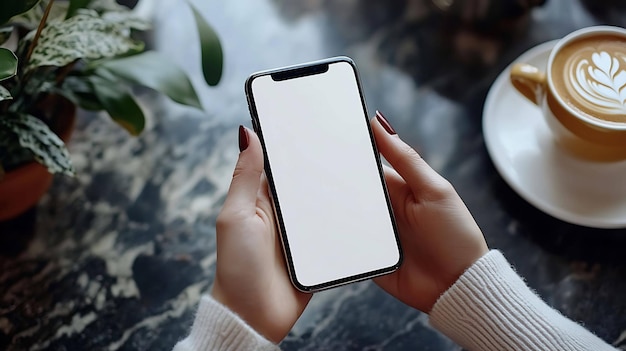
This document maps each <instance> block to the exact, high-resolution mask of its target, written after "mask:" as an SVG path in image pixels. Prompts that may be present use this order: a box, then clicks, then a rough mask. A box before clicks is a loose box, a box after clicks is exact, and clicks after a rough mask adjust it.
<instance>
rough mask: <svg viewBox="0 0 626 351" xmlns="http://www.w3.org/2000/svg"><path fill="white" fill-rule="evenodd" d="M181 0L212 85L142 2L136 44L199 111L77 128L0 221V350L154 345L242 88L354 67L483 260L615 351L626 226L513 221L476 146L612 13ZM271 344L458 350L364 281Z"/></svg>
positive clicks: (185, 281)
mask: <svg viewBox="0 0 626 351" xmlns="http://www.w3.org/2000/svg"><path fill="white" fill-rule="evenodd" d="M478 2H480V1H478ZM540 2H541V1H537V2H536V3H540ZM194 3H195V4H196V5H197V7H198V8H199V9H200V11H201V12H202V13H203V14H204V15H205V16H206V18H208V19H209V21H210V22H211V23H212V24H213V25H214V27H215V28H216V30H217V31H218V33H219V34H220V37H221V38H222V42H223V45H224V50H225V58H226V61H225V70H224V76H223V80H222V82H221V83H220V85H219V86H218V87H216V88H208V87H204V86H203V85H202V79H201V76H200V68H199V61H198V60H199V50H198V47H197V44H196V40H197V38H196V37H195V32H194V29H193V27H191V26H192V23H193V22H192V17H191V16H192V15H191V12H190V10H189V8H188V7H187V6H182V3H181V2H180V1H178V0H154V1H153V2H152V5H153V6H152V7H151V6H148V7H145V8H144V9H147V10H148V12H152V15H153V16H154V18H155V20H156V25H155V29H154V31H153V32H152V33H151V41H152V42H153V45H154V46H156V47H157V48H158V50H160V51H162V52H165V53H167V54H168V55H170V56H171V57H173V59H174V60H175V61H177V62H178V63H179V64H181V66H183V67H184V68H185V69H186V70H188V72H189V73H190V74H191V75H192V76H193V77H194V85H195V86H196V87H197V88H198V90H199V91H200V93H201V96H202V100H203V103H204V106H205V110H206V111H205V112H201V111H196V110H192V109H188V108H183V107H180V106H177V105H175V104H173V103H171V102H169V101H166V100H165V99H164V98H163V97H161V96H158V95H156V94H155V93H152V92H144V91H141V92H138V94H139V95H140V101H141V103H142V105H143V106H144V107H145V110H146V111H148V122H147V128H146V131H145V132H144V133H143V134H142V135H141V136H140V137H138V138H133V137H130V136H128V135H127V134H126V133H125V132H124V131H122V130H120V128H117V127H116V126H115V125H113V123H112V122H111V121H109V120H108V119H107V118H106V117H105V116H99V115H93V114H87V113H81V114H80V116H79V121H78V127H77V129H76V132H75V134H74V136H73V139H72V142H71V145H70V148H71V153H72V157H73V159H74V162H75V165H76V168H77V171H78V175H77V177H76V178H74V179H72V178H67V177H58V178H56V179H55V182H54V185H53V187H52V189H51V190H50V192H49V193H48V194H47V195H46V196H45V197H44V198H43V200H42V201H41V203H40V204H39V206H38V207H37V208H36V210H32V211H29V212H28V213H26V214H25V215H24V216H22V217H20V218H18V219H16V220H13V221H10V222H7V223H1V224H0V349H2V350H4V349H6V350H147V349H150V350H169V349H171V348H172V346H173V345H174V344H175V343H176V341H177V340H179V339H180V338H182V337H184V336H185V335H186V333H187V332H188V329H189V327H190V325H191V321H192V319H193V315H194V312H195V308H196V304H197V302H198V300H199V298H200V296H201V295H202V294H203V293H206V292H208V290H209V287H210V284H211V281H212V278H213V273H214V265H215V257H216V256H215V240H214V238H215V228H214V225H215V218H216V216H217V214H218V212H219V209H220V207H221V204H222V203H223V200H224V196H225V193H226V190H227V187H228V184H229V182H230V176H231V172H232V169H233V166H234V163H235V160H236V158H237V154H238V149H237V126H238V125H239V124H242V123H243V124H249V123H248V121H249V115H248V111H247V106H246V102H245V98H244V94H243V82H244V80H245V78H246V77H247V76H248V74H250V73H251V72H253V71H256V70H260V69H265V68H271V67H276V66H281V65H286V64H292V63H298V62H303V61H309V60H313V59H319V58H323V57H328V56H334V55H348V56H351V57H352V58H353V59H354V60H355V61H356V63H357V65H358V66H359V68H360V71H361V76H362V80H363V83H364V88H365V94H366V98H367V101H368V105H369V107H370V108H371V109H372V111H373V110H374V109H380V110H382V111H384V112H385V115H386V116H388V117H389V119H390V121H391V123H392V124H393V125H394V127H395V128H396V130H398V131H400V134H401V136H402V137H403V138H404V139H406V140H408V142H410V143H411V144H412V145H413V146H414V147H416V148H417V149H418V150H419V151H420V152H421V153H422V155H423V156H424V157H425V158H426V159H427V160H428V161H429V162H430V164H431V165H432V166H433V167H434V168H436V169H437V170H438V171H440V172H441V173H442V174H444V175H445V176H446V177H447V178H448V179H450V180H451V182H452V183H453V184H454V185H455V187H456V189H457V190H458V192H459V193H460V194H461V195H462V197H463V198H464V199H465V201H466V203H467V205H468V207H469V208H470V210H471V211H472V213H473V214H474V216H475V218H476V220H477V221H478V223H479V225H480V226H481V228H482V229H483V231H484V233H485V236H486V238H487V241H488V243H489V245H490V246H491V247H494V248H498V249H500V250H502V251H503V252H504V254H505V255H506V256H507V258H508V259H509V260H510V261H511V262H512V263H513V264H514V265H515V267H516V269H517V270H518V272H519V273H520V274H521V275H523V276H524V277H525V278H526V279H527V281H528V283H529V285H530V286H531V287H533V288H534V289H535V290H536V291H537V292H538V293H539V294H540V295H541V296H542V297H543V298H545V299H546V301H547V302H548V303H549V304H550V305H552V306H554V307H555V308H557V309H559V310H560V311H561V312H562V313H563V314H565V315H566V316H568V317H570V318H573V319H574V320H577V321H579V322H581V323H583V324H584V325H585V326H586V327H587V328H589V329H590V330H592V331H593V332H595V333H597V335H599V336H600V337H602V338H603V339H605V340H607V341H609V342H611V343H613V344H614V345H616V346H620V347H621V348H622V349H626V299H625V298H624V296H625V295H624V292H625V291H626V279H625V278H626V255H624V251H625V249H624V248H626V230H597V229H590V228H584V227H578V226H574V225H570V224H567V223H563V222H561V221H559V220H556V219H554V218H551V217H550V216H548V215H545V214H543V213H541V212H540V211H539V210H537V209H535V208H533V207H532V206H530V205H529V204H528V203H526V202H525V201H524V200H522V199H521V198H520V197H519V196H518V195H517V194H515V193H514V192H513V191H512V190H511V188H509V187H508V186H507V185H506V184H505V183H504V182H503V180H502V179H501V178H500V176H499V175H498V174H497V172H496V170H495V168H494V167H493V164H492V163H491V161H490V159H489V157H488V155H487V152H486V149H485V146H484V142H483V138H482V131H481V112H482V105H483V102H484V99H485V96H486V94H487V91H488V89H489V86H490V85H491V83H492V82H493V80H494V79H495V77H496V76H497V74H498V73H499V72H500V71H501V70H502V69H503V68H504V67H506V65H507V64H508V63H510V62H511V61H512V60H513V59H514V58H515V57H517V56H518V55H519V54H521V53H522V52H524V51H525V50H527V49H528V48H530V47H532V46H534V45H535V44H538V43H541V42H544V41H547V40H551V39H555V38H559V37H561V36H563V35H565V34H567V33H568V32H571V31H573V30H575V29H577V28H581V27H585V26H589V25H593V24H597V23H610V24H614V25H620V26H626V9H625V8H624V6H623V5H622V3H621V2H620V1H617V0H594V1H586V0H585V1H583V0H574V1H571V0H548V1H547V2H546V3H545V4H544V5H543V6H541V7H536V8H534V9H532V10H531V11H526V10H522V11H518V12H502V13H501V14H500V17H498V16H495V17H493V16H492V15H494V13H491V14H490V16H492V17H487V18H486V19H485V18H484V17H480V16H479V17H476V16H474V15H471V16H469V17H467V16H465V17H463V16H462V15H459V14H458V13H455V12H451V11H446V12H444V11H442V10H440V9H439V8H437V7H435V6H434V5H433V4H432V3H431V1H430V0H404V1H389V2H383V1H375V0H343V1H324V0H305V1H299V2H295V1H288V0H229V1H194ZM502 3H516V2H515V1H503V2H502ZM529 3H535V2H533V1H530V2H529ZM497 14H498V13H497V12H496V13H495V15H497ZM472 16H474V17H472ZM281 346H282V347H283V349H285V350H320V349H331V350H458V349H460V348H459V347H458V346H456V345H455V344H454V343H453V342H451V341H450V340H448V339H447V338H446V337H444V336H442V335H441V334H439V333H438V332H437V331H435V330H433V329H432V328H431V327H430V326H429V325H428V318H427V316H426V315H424V314H421V313H419V312H417V311H414V310H411V309H410V308H408V307H406V306H404V305H403V304H401V303H400V302H398V301H396V300H394V299H393V298H392V297H390V296H388V295H386V294H385V293H383V292H382V290H380V289H379V288H378V287H376V286H375V285H374V284H372V283H370V282H364V283H358V284H353V285H350V286H346V287H342V288H338V289H333V290H330V291H326V292H323V293H320V294H317V295H316V296H315V297H314V298H313V300H312V302H311V304H310V306H309V307H308V308H307V310H306V312H305V313H304V315H303V316H302V318H301V319H300V321H299V322H298V323H297V324H296V326H295V328H294V329H293V331H292V332H291V333H290V335H289V336H288V337H287V339H286V340H285V341H284V342H283V343H282V345H281Z"/></svg>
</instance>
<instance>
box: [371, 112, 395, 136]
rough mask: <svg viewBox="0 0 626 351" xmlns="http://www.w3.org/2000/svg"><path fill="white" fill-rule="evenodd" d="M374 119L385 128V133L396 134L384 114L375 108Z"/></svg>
mask: <svg viewBox="0 0 626 351" xmlns="http://www.w3.org/2000/svg"><path fill="white" fill-rule="evenodd" d="M376 119H377V120H378V122H379V123H380V125H381V126H383V128H385V130H386V131H387V133H389V134H391V135H394V134H398V133H396V131H395V130H394V129H393V127H392V126H391V124H389V121H388V120H387V118H385V116H384V115H383V113H382V112H380V111H378V110H376Z"/></svg>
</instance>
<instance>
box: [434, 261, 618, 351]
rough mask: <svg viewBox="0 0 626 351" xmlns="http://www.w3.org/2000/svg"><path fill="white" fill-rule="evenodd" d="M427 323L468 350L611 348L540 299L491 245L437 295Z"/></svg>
mask: <svg viewBox="0 0 626 351" xmlns="http://www.w3.org/2000/svg"><path fill="white" fill-rule="evenodd" d="M430 323H431V324H432V325H433V326H434V327H435V328H437V329H438V330H440V331H441V332H442V333H444V334H445V335H447V336H448V337H450V338H451V339H452V340H454V341H455V342H456V343H458V344H459V345H461V346H463V347H464V348H466V349H469V350H615V349H614V348H612V347H611V346H609V345H608V344H606V343H605V342H604V341H602V340H601V339H599V338H598V337H596V336H595V335H593V334H592V333H590V332H589V331H587V330H586V329H584V328H583V327H581V326H580V325H578V324H576V323H574V322H573V321H571V320H569V319H567V318H565V317H563V316H562V315H561V314H560V313H559V312H557V311H556V310H554V309H552V308H550V307H549V306H548V305H547V304H546V303H544V302H543V301H542V300H541V299H540V298H539V297H538V296H537V295H535V294H534V293H533V292H532V291H531V290H530V289H529V288H528V287H527V286H526V284H525V283H524V281H522V279H521V278H520V277H519V276H518V275H517V274H516V273H515V272H514V271H513V269H512V268H511V266H510V265H509V263H508V262H507V260H506V259H505V258H504V256H503V255H502V254H501V253H500V252H499V251H496V250H493V251H490V252H489V253H487V254H486V255H485V256H483V257H482V258H481V259H479V260H478V261H477V262H476V263H474V264H473V265H472V266H471V267H470V268H469V269H468V270H467V271H466V272H465V273H463V275H462V276H461V277H460V278H459V279H458V280H457V282H456V283H455V284H454V285H453V286H452V287H451V288H450V289H448V291H446V292H445V293H444V294H443V295H442V296H441V297H440V298H439V300H438V301H437V303H436V304H435V305H434V306H433V309H432V311H431V314H430Z"/></svg>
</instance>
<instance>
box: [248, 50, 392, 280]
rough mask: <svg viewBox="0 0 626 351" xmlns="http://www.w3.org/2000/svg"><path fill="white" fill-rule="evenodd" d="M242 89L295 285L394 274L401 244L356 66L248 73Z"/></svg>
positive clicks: (339, 60) (345, 61)
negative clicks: (257, 138) (263, 161)
mask: <svg viewBox="0 0 626 351" xmlns="http://www.w3.org/2000/svg"><path fill="white" fill-rule="evenodd" d="M245 91H246V96H247V99H248V106H249V108H250V114H251V117H252V125H253V128H254V130H255V132H256V133H257V135H258V136H259V138H260V140H261V144H262V146H263V152H264V156H265V173H266V176H267V180H268V185H269V188H270V193H271V196H272V200H273V204H274V215H275V217H276V222H277V226H278V230H279V232H280V237H281V242H282V245H283V250H284V254H285V259H286V262H287V268H288V271H289V275H290V278H291V281H292V283H293V285H294V286H295V287H296V288H297V289H298V290H300V291H304V292H313V291H319V290H323V289H327V288H331V287H335V286H339V285H343V284H347V283H351V282H356V281H360V280H365V279H369V278H372V277H375V276H379V275H383V274H387V273H391V272H393V271H394V270H396V269H397V268H398V267H399V265H400V263H401V261H402V252H401V248H400V241H399V239H398V232H397V228H396V223H395V219H394V216H393V210H392V207H391V201H390V199H389V196H388V193H387V188H386V184H385V177H384V174H383V169H382V165H381V161H380V157H379V154H378V151H377V149H376V144H375V142H374V136H373V134H372V130H371V128H370V124H369V118H368V115H367V108H366V105H365V100H364V97H363V92H362V89H361V84H360V82H359V76H358V74H357V69H356V65H355V64H354V62H353V61H352V60H351V59H350V58H348V57H335V58H330V59H325V60H321V61H315V62H310V63H305V64H300V65H296V66H290V67H283V68H278V69H273V70H268V71H263V72H258V73H254V74H252V75H251V76H250V77H249V78H248V79H247V81H246V84H245Z"/></svg>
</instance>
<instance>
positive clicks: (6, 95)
mask: <svg viewBox="0 0 626 351" xmlns="http://www.w3.org/2000/svg"><path fill="white" fill-rule="evenodd" d="M10 99H13V97H12V96H11V93H10V92H9V91H8V90H7V89H6V88H5V87H3V86H2V85H0V101H4V100H10Z"/></svg>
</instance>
